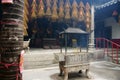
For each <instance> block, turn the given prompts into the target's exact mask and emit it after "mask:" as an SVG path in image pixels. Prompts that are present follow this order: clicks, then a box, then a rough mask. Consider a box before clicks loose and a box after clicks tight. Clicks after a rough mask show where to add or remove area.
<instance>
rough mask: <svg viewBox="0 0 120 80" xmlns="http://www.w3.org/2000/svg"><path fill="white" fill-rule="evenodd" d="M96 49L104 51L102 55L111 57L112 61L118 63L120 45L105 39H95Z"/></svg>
mask: <svg viewBox="0 0 120 80" xmlns="http://www.w3.org/2000/svg"><path fill="white" fill-rule="evenodd" d="M96 49H104V54H107V56H108V55H111V58H112V61H115V63H117V64H118V63H119V54H120V45H119V44H117V43H115V42H113V41H111V40H108V39H106V38H96Z"/></svg>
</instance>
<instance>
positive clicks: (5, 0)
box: [2, 0, 13, 4]
mask: <svg viewBox="0 0 120 80" xmlns="http://www.w3.org/2000/svg"><path fill="white" fill-rule="evenodd" d="M2 3H11V4H12V3H13V0H2Z"/></svg>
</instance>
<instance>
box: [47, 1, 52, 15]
mask: <svg viewBox="0 0 120 80" xmlns="http://www.w3.org/2000/svg"><path fill="white" fill-rule="evenodd" d="M46 7H47V9H46V16H47V17H50V16H51V14H52V13H51V0H46Z"/></svg>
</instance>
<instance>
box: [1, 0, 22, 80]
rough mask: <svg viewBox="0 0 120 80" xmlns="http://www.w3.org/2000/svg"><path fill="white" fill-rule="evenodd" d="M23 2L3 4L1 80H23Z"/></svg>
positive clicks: (16, 0) (20, 0) (19, 0)
mask: <svg viewBox="0 0 120 80" xmlns="http://www.w3.org/2000/svg"><path fill="white" fill-rule="evenodd" d="M23 8H24V1H23V0H15V1H14V3H13V4H2V10H3V14H2V20H1V22H0V23H1V27H0V56H1V58H0V59H1V60H0V80H17V78H18V80H22V78H21V77H20V70H19V61H20V53H21V51H22V50H23V27H24V25H23Z"/></svg>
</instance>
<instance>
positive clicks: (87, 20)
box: [85, 3, 91, 32]
mask: <svg viewBox="0 0 120 80" xmlns="http://www.w3.org/2000/svg"><path fill="white" fill-rule="evenodd" d="M85 9H86V13H85V17H86V18H85V22H86V31H87V32H89V31H90V25H91V14H90V5H89V3H86V8H85Z"/></svg>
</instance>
